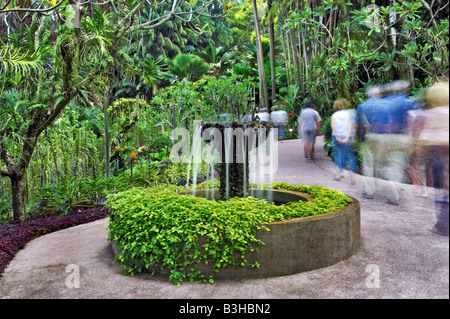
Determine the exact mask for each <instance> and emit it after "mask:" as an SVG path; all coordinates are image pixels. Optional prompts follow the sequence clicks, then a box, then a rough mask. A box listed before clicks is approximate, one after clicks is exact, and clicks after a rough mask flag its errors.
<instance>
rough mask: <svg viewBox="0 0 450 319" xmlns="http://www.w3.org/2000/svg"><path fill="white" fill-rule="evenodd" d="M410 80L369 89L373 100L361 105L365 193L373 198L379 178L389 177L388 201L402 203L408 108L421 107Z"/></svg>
mask: <svg viewBox="0 0 450 319" xmlns="http://www.w3.org/2000/svg"><path fill="white" fill-rule="evenodd" d="M408 89H409V83H408V82H406V81H394V82H391V83H388V84H386V85H384V86H383V89H382V92H383V93H384V94H386V95H385V96H384V97H381V98H380V97H379V96H380V92H381V91H380V90H371V91H373V92H371V91H369V94H371V95H372V96H370V98H369V100H367V101H366V102H364V103H362V104H360V105H359V106H358V109H357V115H356V123H357V126H358V128H357V130H358V131H360V127H359V126H361V125H366V126H365V128H366V134H365V136H364V143H363V145H362V147H361V153H362V156H363V173H364V176H365V177H366V178H364V192H363V194H362V196H363V197H364V198H367V199H372V198H373V196H374V193H375V190H376V186H375V179H374V178H373V177H381V178H383V179H385V180H387V181H388V183H387V192H388V194H387V195H388V196H387V197H388V198H387V202H388V203H389V204H392V205H398V204H399V199H400V194H399V184H400V183H402V182H403V178H404V171H405V168H406V166H407V160H406V150H407V147H408V137H407V136H406V135H405V134H404V132H405V128H406V115H407V112H408V111H410V110H412V109H414V108H416V107H417V102H416V101H414V100H412V99H411V98H410V97H409V96H408V94H407V91H408Z"/></svg>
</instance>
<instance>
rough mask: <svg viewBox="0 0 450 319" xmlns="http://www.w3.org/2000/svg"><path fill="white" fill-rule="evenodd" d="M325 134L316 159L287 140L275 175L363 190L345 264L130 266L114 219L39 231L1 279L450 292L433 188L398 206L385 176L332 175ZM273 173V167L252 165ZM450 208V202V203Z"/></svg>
mask: <svg viewBox="0 0 450 319" xmlns="http://www.w3.org/2000/svg"><path fill="white" fill-rule="evenodd" d="M322 146H323V141H322V139H321V138H318V141H317V146H316V159H315V162H313V163H307V162H306V160H305V158H304V157H303V150H302V144H301V141H300V140H290V141H283V142H280V143H279V166H278V171H277V173H276V174H275V175H274V176H273V177H274V179H275V180H277V181H286V182H289V183H292V184H306V185H310V184H319V185H324V186H327V187H330V188H334V189H338V190H341V191H343V192H344V193H346V194H348V195H350V196H353V197H355V198H357V199H358V200H359V201H360V204H361V234H362V245H361V248H360V250H359V251H358V252H357V253H356V254H355V255H354V256H352V257H351V258H350V259H348V260H346V261H343V262H340V263H338V264H336V265H333V266H330V267H327V268H323V269H319V270H315V271H310V272H305V273H300V274H296V275H291V276H285V277H277V278H268V279H259V280H245V281H216V282H215V283H214V284H199V283H194V284H190V283H183V284H181V286H179V287H176V286H174V285H172V284H171V283H170V282H169V281H168V280H167V279H165V278H156V277H150V276H148V275H146V274H141V275H138V276H136V277H134V278H132V277H128V276H123V274H122V270H121V269H120V267H119V265H118V264H114V263H112V260H113V254H112V252H111V249H110V245H109V243H108V242H107V226H108V219H105V220H99V221H96V222H93V223H89V224H85V225H80V226H76V227H72V228H69V229H66V230H62V231H58V232H54V233H51V234H48V235H45V236H42V237H39V238H36V239H34V240H32V241H31V242H30V243H28V244H27V246H26V247H25V248H24V249H23V250H21V251H19V252H18V254H17V255H16V257H15V258H14V260H12V262H11V263H10V265H9V266H8V268H7V269H6V271H5V272H4V275H3V278H2V279H1V280H0V298H55V299H61V298H130V299H131V298H152V299H153V298H163V299H219V298H220V299H222V298H224V299H240V298H245V299H259V298H264V299H299V298H325V299H327V298H345V299H359V298H394V299H403V298H424V299H433V298H435V299H441V298H445V299H448V298H449V237H446V236H440V235H437V234H435V233H433V232H431V231H430V229H431V228H432V227H433V225H434V224H435V222H436V211H435V202H434V196H433V190H431V189H430V197H429V198H419V197H414V196H412V195H411V192H410V189H411V188H410V186H409V185H403V188H404V190H403V191H402V198H401V200H402V202H401V204H400V205H399V206H392V205H389V204H387V203H386V194H385V193H384V191H383V188H384V187H383V184H384V183H383V182H382V181H378V182H379V184H378V185H379V192H378V193H377V194H376V196H375V198H374V199H373V200H367V199H364V198H361V196H360V195H361V192H362V178H363V177H361V176H357V183H356V185H355V186H353V185H351V184H350V180H349V178H348V177H346V178H344V179H343V180H341V181H340V182H337V181H333V177H334V166H333V163H332V162H331V161H330V159H329V158H328V157H327V156H326V154H325V151H324V150H323V149H322ZM252 176H253V177H252V178H253V180H254V181H255V182H264V181H267V179H268V178H269V177H270V176H269V175H267V174H264V173H261V174H253V175H252ZM447 214H448V206H447Z"/></svg>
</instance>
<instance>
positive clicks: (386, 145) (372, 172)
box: [331, 81, 449, 235]
mask: <svg viewBox="0 0 450 319" xmlns="http://www.w3.org/2000/svg"><path fill="white" fill-rule="evenodd" d="M409 88H410V85H409V83H408V82H406V81H394V82H391V83H388V84H385V85H380V86H372V87H370V88H368V89H367V91H366V93H367V96H368V99H367V100H366V101H364V102H363V103H361V104H360V105H359V106H358V107H357V109H356V110H354V109H353V110H352V109H349V108H348V106H349V103H348V101H347V100H345V99H340V100H337V101H336V102H335V104H334V106H333V110H334V114H333V115H332V118H331V126H332V146H333V155H334V162H335V164H336V170H337V172H336V177H335V180H340V178H342V177H343V170H344V169H345V168H346V169H348V170H349V171H350V172H351V173H355V172H356V169H357V160H356V152H355V147H354V146H355V144H354V141H355V140H359V141H360V142H361V143H360V147H359V153H360V156H361V164H362V173H363V175H364V176H365V178H364V179H363V181H364V182H363V183H364V191H363V193H362V196H363V197H364V198H367V199H372V198H374V196H375V193H376V186H377V185H376V180H375V179H374V178H373V177H379V178H382V179H384V180H386V181H388V182H387V183H386V184H384V185H386V190H387V193H388V198H387V202H388V203H389V204H392V205H398V204H399V201H400V189H401V187H402V185H401V183H404V182H405V180H406V178H405V177H406V176H405V175H406V174H407V173H408V172H409V176H410V178H411V182H412V184H413V190H414V193H415V194H416V195H418V196H428V192H427V186H432V187H434V189H435V190H436V191H435V196H436V203H438V204H442V205H444V206H442V205H441V206H439V207H440V208H439V209H440V210H441V215H442V216H441V218H440V219H441V221H442V218H443V220H444V222H441V223H440V224H439V225H438V224H437V225H436V226H435V229H434V230H435V232H438V233H441V234H447V235H448V202H449V176H448V171H449V84H448V81H440V82H437V83H436V84H434V85H433V86H431V87H429V88H428V89H427V90H426V92H425V93H424V98H423V99H422V100H420V99H414V98H412V97H411V96H410V95H409ZM351 181H352V184H354V183H355V180H354V175H353V174H352V178H351Z"/></svg>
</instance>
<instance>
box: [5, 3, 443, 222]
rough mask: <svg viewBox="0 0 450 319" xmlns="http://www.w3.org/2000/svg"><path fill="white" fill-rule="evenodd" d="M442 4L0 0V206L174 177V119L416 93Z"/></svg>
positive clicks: (71, 201)
mask: <svg viewBox="0 0 450 319" xmlns="http://www.w3.org/2000/svg"><path fill="white" fill-rule="evenodd" d="M80 5H81V6H82V8H81V10H80V11H78V10H79V9H80ZM448 13H449V5H448V1H447V2H446V1H427V0H411V1H405V0H389V1H387V0H376V1H369V0H363V1H341V0H319V1H305V0H298V1H286V0H278V1H275V0H268V1H262V0H261V1H250V0H236V1H227V0H190V1H187V0H171V1H162V0H161V1H143V0H126V1H118V0H110V1H106V2H100V3H97V2H93V1H90V0H87V1H78V0H61V1H53V0H50V1H47V0H35V1H34V0H33V1H28V0H0V176H1V177H0V216H1V217H0V218H1V219H2V220H7V219H8V218H9V216H10V214H11V213H12V212H14V214H13V215H12V216H13V218H14V219H16V220H23V219H24V218H25V216H26V214H25V212H29V211H30V210H33V211H34V210H36V211H40V210H39V209H37V208H39V207H47V208H48V209H51V210H55V211H58V212H61V213H64V212H67V211H69V208H70V207H71V206H73V205H79V204H80V203H82V202H83V203H89V205H93V203H97V202H99V200H100V199H101V198H102V197H104V196H105V195H107V194H109V193H111V192H115V191H119V190H121V189H123V188H127V187H129V186H130V185H139V186H142V185H156V184H160V183H166V182H168V183H175V184H176V183H186V182H188V181H186V180H183V176H184V175H183V174H184V173H183V167H182V166H177V165H175V164H173V163H171V164H170V165H166V164H168V161H166V160H167V159H168V154H169V151H170V147H171V145H172V140H171V136H172V130H173V128H175V127H177V126H182V127H185V128H187V129H189V130H192V129H193V126H194V123H195V121H197V120H219V119H221V118H223V115H224V114H226V116H227V117H228V118H230V119H241V118H242V117H243V116H244V115H249V116H250V117H251V116H252V115H253V114H254V113H255V112H258V111H259V108H260V107H262V106H264V107H268V108H269V111H270V108H271V107H272V106H276V107H277V108H281V107H283V108H284V109H285V110H286V111H288V112H289V113H291V114H293V115H297V114H298V113H299V111H300V109H301V108H302V107H303V104H304V103H305V102H307V101H309V102H313V103H314V105H315V107H316V109H317V110H318V111H319V112H320V114H321V116H322V118H324V119H326V118H327V117H328V116H330V115H331V112H332V109H331V106H332V104H333V102H334V100H335V99H337V98H341V97H344V98H347V99H348V100H349V101H350V102H351V105H352V106H353V107H356V106H357V105H358V104H359V103H360V102H361V101H362V100H363V99H364V89H365V88H366V87H367V86H369V85H372V84H376V83H385V82H388V81H391V80H396V79H400V78H401V79H406V80H408V81H410V82H411V83H412V93H413V94H416V95H419V94H420V92H421V90H422V89H423V88H425V87H427V86H429V85H430V84H432V83H433V82H434V81H436V80H437V79H438V78H440V77H447V78H448V65H449V53H448ZM257 35H259V36H257ZM281 102H286V103H281ZM293 127H295V125H293ZM158 165H160V166H158ZM125 185H126V186H125Z"/></svg>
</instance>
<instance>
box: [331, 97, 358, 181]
mask: <svg viewBox="0 0 450 319" xmlns="http://www.w3.org/2000/svg"><path fill="white" fill-rule="evenodd" d="M348 106H349V103H348V101H347V100H346V99H339V100H337V101H336V102H334V105H333V111H334V113H333V115H332V116H331V129H332V132H331V141H332V146H333V159H334V163H335V164H336V177H335V178H334V180H335V181H340V179H341V178H343V177H344V168H347V169H348V170H349V171H350V177H351V184H352V185H354V184H355V177H354V173H355V172H356V154H355V149H354V147H353V142H354V130H355V110H351V109H348Z"/></svg>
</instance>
